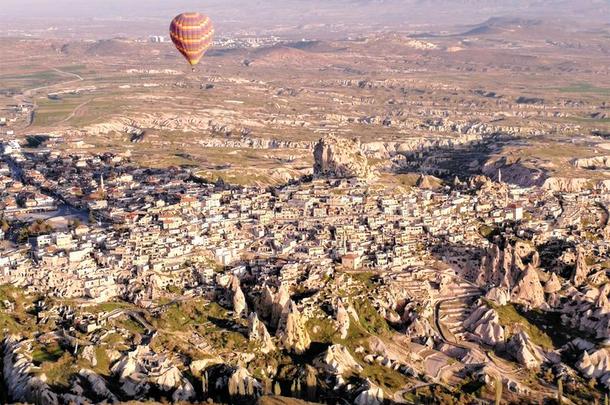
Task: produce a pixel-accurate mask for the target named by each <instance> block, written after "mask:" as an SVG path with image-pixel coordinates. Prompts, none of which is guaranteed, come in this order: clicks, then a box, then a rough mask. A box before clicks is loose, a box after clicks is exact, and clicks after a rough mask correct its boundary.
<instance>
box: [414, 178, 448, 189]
mask: <svg viewBox="0 0 610 405" xmlns="http://www.w3.org/2000/svg"><path fill="white" fill-rule="evenodd" d="M441 183H442V181H441V179H439V178H437V177H434V176H430V175H424V174H422V175H420V176H419V178H418V179H417V182H416V183H415V185H416V186H417V187H419V188H421V189H423V190H436V189H437V188H439V187H440V186H441Z"/></svg>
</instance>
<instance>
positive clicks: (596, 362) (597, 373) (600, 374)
mask: <svg viewBox="0 0 610 405" xmlns="http://www.w3.org/2000/svg"><path fill="white" fill-rule="evenodd" d="M576 368H578V370H580V371H581V372H582V373H583V374H584V375H585V376H586V377H587V378H597V379H599V380H600V381H601V383H602V384H604V385H605V386H606V387H608V388H610V349H608V348H602V349H599V350H595V351H592V352H590V353H589V352H587V351H585V352H583V355H582V357H581V359H580V360H579V361H578V363H576Z"/></svg>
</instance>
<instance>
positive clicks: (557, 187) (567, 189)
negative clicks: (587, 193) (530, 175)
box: [542, 177, 592, 193]
mask: <svg viewBox="0 0 610 405" xmlns="http://www.w3.org/2000/svg"><path fill="white" fill-rule="evenodd" d="M590 186H592V183H591V182H590V181H589V180H588V179H579V178H566V177H549V178H548V179H546V180H545V181H544V184H542V188H544V189H546V190H549V191H557V192H562V193H578V192H581V191H583V190H586V189H588V188H592V187H590Z"/></svg>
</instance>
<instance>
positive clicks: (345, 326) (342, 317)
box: [335, 299, 350, 339]
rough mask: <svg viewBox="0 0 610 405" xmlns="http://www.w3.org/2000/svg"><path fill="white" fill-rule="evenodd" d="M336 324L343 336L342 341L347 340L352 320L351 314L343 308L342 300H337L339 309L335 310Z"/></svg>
mask: <svg viewBox="0 0 610 405" xmlns="http://www.w3.org/2000/svg"><path fill="white" fill-rule="evenodd" d="M335 324H336V325H337V331H338V332H339V335H340V336H341V339H345V338H347V334H348V332H349V326H350V319H349V313H348V312H347V310H346V309H345V306H343V301H342V300H341V299H339V300H337V309H336V310H335Z"/></svg>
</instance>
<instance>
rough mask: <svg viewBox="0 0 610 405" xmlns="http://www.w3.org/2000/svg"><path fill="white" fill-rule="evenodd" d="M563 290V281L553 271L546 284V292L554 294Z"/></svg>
mask: <svg viewBox="0 0 610 405" xmlns="http://www.w3.org/2000/svg"><path fill="white" fill-rule="evenodd" d="M560 290H561V281H560V280H559V277H557V274H555V273H551V277H549V279H548V281H547V282H546V284H545V285H544V292H545V293H547V294H554V293H556V292H558V291H560Z"/></svg>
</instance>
